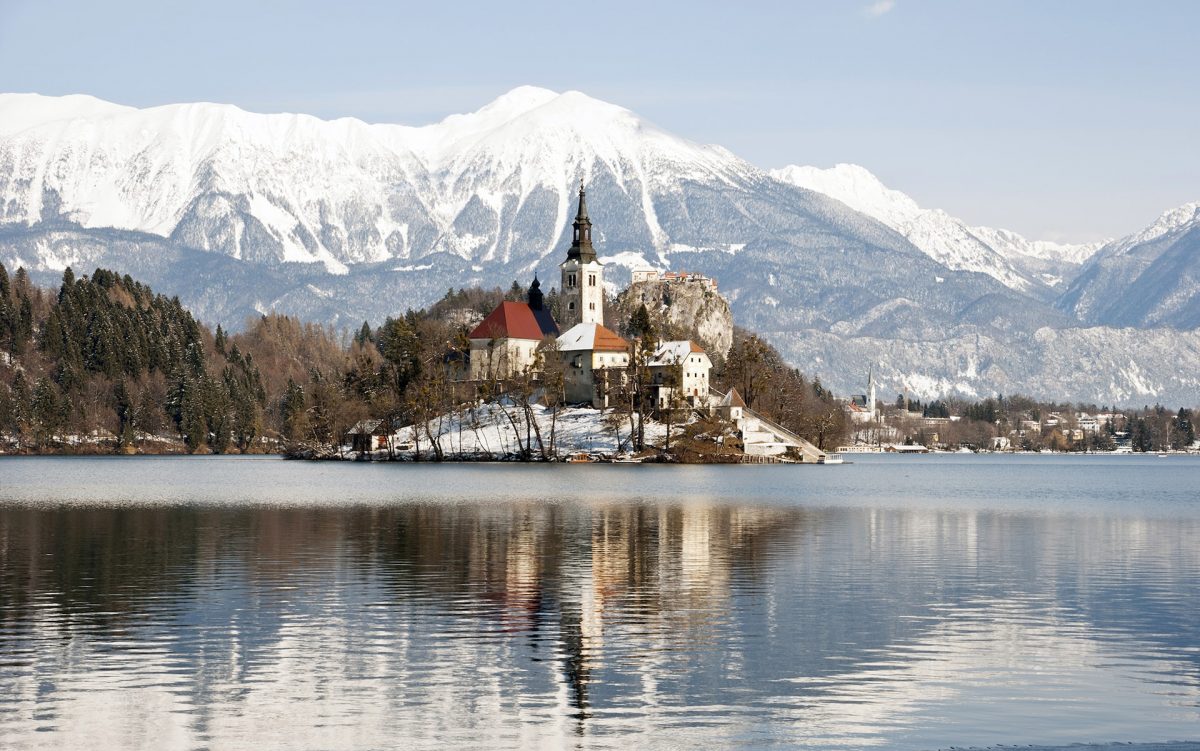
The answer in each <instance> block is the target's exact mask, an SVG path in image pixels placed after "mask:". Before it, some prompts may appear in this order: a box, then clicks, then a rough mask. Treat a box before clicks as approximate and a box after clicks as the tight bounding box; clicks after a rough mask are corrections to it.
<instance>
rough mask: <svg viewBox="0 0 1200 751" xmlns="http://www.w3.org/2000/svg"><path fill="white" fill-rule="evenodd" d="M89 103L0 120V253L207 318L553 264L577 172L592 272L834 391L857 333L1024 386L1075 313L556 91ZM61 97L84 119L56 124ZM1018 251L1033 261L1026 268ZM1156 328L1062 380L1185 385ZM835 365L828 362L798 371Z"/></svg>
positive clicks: (838, 206)
mask: <svg viewBox="0 0 1200 751" xmlns="http://www.w3.org/2000/svg"><path fill="white" fill-rule="evenodd" d="M14 96H15V97H21V96H24V95H0V123H3V122H4V121H5V115H4V113H5V112H6V111H12V110H13V108H14V107H15V106H16V105H19V104H20V103H21V101H22V100H20V99H14V98H13V97H14ZM34 96H36V95H34ZM42 99H47V98H40V99H39V100H38V101H41V100H42ZM49 99H53V98H49ZM30 101H32V100H30ZM104 104H105V103H103V102H101V100H94V99H92V98H87V97H84V98H82V99H78V100H72V101H71V102H67V103H65V104H64V103H62V102H59V103H57V104H46V103H45V102H41V104H39V105H38V107H39V108H40V109H42V110H46V111H52V113H53V114H55V118H54V119H52V120H51V121H49V122H47V123H43V124H42V125H37V124H34V123H32V120H33V119H34V115H36V114H37V113H36V112H34V113H32V114H30V112H26V113H25V114H24V115H23V117H24V118H25V121H23V123H22V125H23V127H21V128H20V129H19V130H18V129H16V128H15V126H11V125H10V126H9V128H8V129H7V130H6V129H5V127H4V126H3V125H0V261H2V262H4V263H6V264H8V265H9V266H10V267H13V266H16V265H25V266H28V267H29V268H30V269H31V271H32V272H34V273H35V276H37V278H39V279H44V280H47V281H52V280H53V278H54V276H55V275H57V274H58V273H61V270H62V268H63V267H65V266H66V265H75V266H77V267H79V268H80V270H83V271H86V270H88V269H89V268H90V267H91V266H104V267H107V268H116V269H118V270H120V271H122V272H123V273H130V274H132V275H134V276H138V277H139V278H140V277H143V276H147V279H146V281H148V282H149V283H152V284H154V286H155V287H156V288H161V289H163V290H164V291H166V292H168V293H173V294H178V295H180V297H181V299H183V300H184V301H185V302H187V303H188V304H189V305H190V306H193V307H194V308H195V309H196V310H197V312H198V313H199V314H200V315H201V316H202V317H203V318H204V319H205V320H207V321H210V322H222V323H225V324H227V325H229V324H232V325H234V326H237V325H239V324H240V323H241V319H244V317H245V316H247V315H253V314H255V313H260V312H264V311H266V310H273V309H274V310H283V311H287V312H292V313H296V314H299V315H302V316H304V317H306V318H309V319H312V320H317V321H322V322H327V323H332V324H335V325H338V326H356V325H357V324H358V323H361V320H362V319H364V318H367V319H371V320H375V321H378V320H382V318H384V317H386V316H387V315H394V314H395V313H396V312H398V311H400V310H403V309H404V308H407V307H420V306H422V305H425V304H428V303H430V302H432V301H433V300H434V299H436V298H437V297H439V296H440V295H441V293H442V292H443V291H444V290H445V289H446V287H447V286H453V287H459V286H468V285H471V284H484V285H486V286H493V285H507V283H508V282H509V281H511V280H512V279H513V278H518V279H526V278H528V277H530V276H532V274H533V272H534V271H541V272H542V273H543V276H544V277H545V276H546V275H547V274H549V278H555V276H556V275H555V273H554V271H555V267H556V266H557V263H558V260H559V255H560V254H561V253H563V252H564V250H565V247H566V245H567V232H568V228H569V224H568V222H569V215H570V212H571V211H573V203H572V201H573V196H574V192H575V190H576V188H577V186H578V183H579V181H580V180H581V179H582V180H584V181H586V183H587V186H588V191H589V197H590V198H591V201H590V202H589V203H590V204H591V209H592V212H591V213H592V218H593V221H594V222H595V227H596V229H595V232H596V240H597V245H598V249H599V250H600V252H601V254H602V255H603V256H604V258H605V259H606V260H607V261H608V262H609V268H610V271H609V277H610V281H612V282H614V283H616V284H621V283H623V281H625V280H627V279H628V273H629V270H630V269H632V268H634V267H641V266H652V267H654V268H659V269H668V268H673V269H677V270H679V269H687V270H695V271H701V272H704V273H706V274H709V275H711V276H715V277H717V278H719V280H720V283H721V289H722V291H723V292H724V293H725V294H727V296H728V297H729V299H730V301H731V303H732V305H733V309H734V313H735V316H736V317H737V319H738V320H739V322H740V323H742V324H743V325H749V326H752V327H755V328H758V329H761V330H763V331H772V332H776V334H775V336H776V340H777V342H780V343H782V344H785V345H786V346H784V347H782V348H783V349H784V350H785V351H788V352H789V353H790V354H791V356H792V358H793V362H794V363H795V364H796V365H797V366H799V367H801V368H803V369H805V370H808V371H810V372H814V373H819V374H821V375H822V378H823V380H824V381H825V382H826V383H827V384H829V385H831V386H833V387H834V388H837V389H839V390H842V391H849V390H851V389H857V388H859V385H858V383H857V380H858V377H857V375H856V371H857V370H858V368H851V367H850V363H849V362H848V361H846V353H856V354H855V356H856V357H857V356H859V355H860V354H861V352H862V349H861V348H860V347H859V345H858V344H856V342H860V341H862V342H866V341H895V342H912V343H914V344H920V345H921V346H914V347H895V348H894V351H893V353H892V354H891V355H889V357H892V358H893V359H892V361H891V362H889V363H886V364H882V363H881V365H886V367H882V368H881V370H882V371H884V372H886V373H888V374H890V375H888V376H886V377H885V382H884V386H885V387H888V386H891V385H895V386H896V387H897V388H898V389H899V388H908V386H909V385H913V384H921V383H935V384H953V385H954V388H955V389H956V393H962V394H964V395H967V394H970V393H972V392H974V393H987V392H989V391H995V390H997V389H998V388H1000V387H1001V386H1003V387H1005V388H1008V387H1009V386H1011V385H1013V383H1014V381H1013V379H1012V378H1009V377H1004V378H1001V377H999V376H998V375H997V376H995V377H992V376H988V375H987V372H988V371H987V369H980V368H976V369H974V370H973V371H972V370H971V369H969V368H968V369H962V368H959V369H957V370H955V372H954V373H951V372H950V366H949V365H947V364H945V363H944V362H943V363H940V364H939V362H937V361H938V358H930V357H929V356H928V351H927V350H928V347H934V348H936V347H938V346H943V345H944V346H953V347H961V346H963V345H962V342H965V341H981V342H982V341H986V342H988V343H989V344H988V347H987V348H986V349H987V350H988V355H987V356H988V357H992V358H994V359H1002V358H1004V357H1010V358H1012V361H1013V363H1014V365H1013V367H1011V368H1009V370H1011V371H1013V372H1021V373H1030V374H1032V375H1030V376H1029V382H1030V383H1031V384H1042V385H1041V386H1037V387H1038V388H1043V387H1047V386H1050V385H1053V384H1055V383H1059V384H1063V383H1065V384H1071V380H1070V378H1071V375H1070V373H1071V369H1070V368H1069V367H1068V365H1069V364H1068V363H1058V364H1054V365H1053V366H1052V367H1051V366H1050V365H1046V366H1045V367H1041V366H1039V365H1038V363H1037V362H1035V361H1033V359H1032V358H1034V357H1036V355H1035V354H1031V353H1030V352H1031V350H1030V347H1029V345H1028V342H1029V341H1030V340H1029V337H1030V336H1032V335H1033V334H1032V332H1036V331H1040V330H1042V329H1046V330H1050V331H1069V330H1071V329H1072V328H1080V327H1086V326H1094V325H1095V324H1094V323H1092V322H1091V321H1089V320H1087V319H1085V318H1084V317H1081V316H1080V315H1078V314H1077V313H1076V311H1075V308H1073V307H1071V306H1069V305H1065V304H1062V303H1061V302H1060V300H1059V298H1058V297H1057V296H1056V292H1057V290H1056V288H1055V286H1054V285H1049V284H1047V283H1046V282H1045V280H1044V279H1043V278H1042V277H1043V276H1044V275H1045V274H1047V273H1051V272H1050V271H1047V269H1048V268H1051V267H1052V266H1053V265H1054V263H1055V261H1054V255H1055V252H1056V249H1055V248H1054V247H1051V246H1050V245H1048V244H1041V245H1039V244H1038V242H1037V241H1027V240H1025V239H1024V238H1020V236H1019V235H1016V234H1015V233H1005V232H1004V231H996V230H988V232H991V233H994V234H995V235H997V236H1003V237H1004V238H1007V239H1005V240H1004V242H1006V243H1008V244H1009V245H1020V244H1021V243H1022V242H1023V243H1025V244H1026V245H1028V248H1024V249H1023V250H1021V252H1020V253H1018V252H1017V251H1015V250H1013V251H1009V252H1010V255H1012V256H1013V257H1015V256H1016V255H1020V256H1021V258H1023V259H1026V260H1024V261H1022V264H1023V265H1020V266H1018V265H1016V264H1014V263H1013V262H1011V260H1010V259H1007V258H1006V257H1005V256H1004V255H1003V254H1001V253H1000V252H998V251H997V250H996V248H995V247H993V246H994V245H995V244H999V243H1000V242H1001V240H997V239H995V238H994V237H991V236H988V237H989V238H991V239H981V238H980V237H979V236H977V235H976V234H973V233H972V232H971V230H972V228H967V227H966V225H962V227H963V232H964V233H965V235H968V236H969V237H966V236H964V238H963V240H962V241H963V242H964V243H969V244H972V245H971V247H972V248H975V249H976V250H977V251H978V252H979V253H980V254H982V255H981V256H980V258H983V259H985V260H988V261H989V262H993V261H997V259H998V261H997V262H1000V261H1002V262H1004V263H1007V264H1008V267H1009V270H1010V271H1011V274H1012V278H1010V279H1008V280H1007V281H1008V282H1009V283H1008V284H1006V283H1005V279H1000V278H997V276H996V274H995V273H991V274H990V273H987V271H988V270H989V269H990V270H991V271H996V270H997V269H1001V270H1003V268H1002V267H1003V264H1000V265H998V266H995V268H991V267H989V269H981V268H977V267H973V266H971V265H970V264H965V263H964V264H957V265H959V266H963V267H962V268H955V265H956V263H955V262H954V260H953V258H950V257H949V256H947V257H944V258H941V259H940V260H939V258H938V257H936V254H931V253H930V252H929V250H928V248H923V247H921V243H922V241H923V240H924V236H923V235H921V234H920V233H919V232H912V231H910V232H909V234H910V235H912V236H911V237H908V236H905V234H904V232H902V231H898V230H897V228H896V227H894V226H890V225H889V223H888V222H887V221H881V220H880V218H879V217H875V216H871V215H869V214H868V213H864V212H862V211H859V210H856V209H855V208H854V207H853V206H851V205H848V204H847V203H845V202H844V201H842V200H839V198H838V197H837V196H832V197H831V196H830V195H826V194H824V193H821V192H818V191H815V190H812V189H809V188H806V187H803V186H800V185H795V184H792V183H790V182H788V181H785V180H781V179H778V178H777V177H775V176H773V175H772V174H771V173H770V172H769V171H766V170H762V169H759V168H757V167H755V166H754V165H752V164H750V163H748V162H746V161H744V160H742V159H740V158H738V157H737V156H736V155H734V154H732V153H731V152H729V151H728V150H727V149H724V148H722V147H720V146H706V145H701V144H697V143H694V142H692V141H689V140H687V139H683V138H679V137H676V136H674V135H672V134H670V133H668V132H667V131H665V130H662V129H661V128H658V127H657V126H655V125H653V124H652V123H649V122H648V121H646V120H644V119H643V118H641V117H639V116H637V115H636V114H635V113H633V112H631V111H630V110H627V109H625V108H622V107H619V106H617V105H613V104H609V103H606V102H601V101H599V100H595V99H592V98H590V97H587V96H586V95H585V94H582V93H579V92H565V93H562V94H558V93H555V92H552V91H549V90H546V89H538V88H536V87H521V88H518V89H514V90H513V91H512V92H509V93H508V94H506V95H504V96H502V97H500V98H498V99H497V100H495V101H493V102H492V103H490V104H488V105H486V106H484V107H483V108H481V109H480V110H477V111H476V112H474V113H466V114H464V115H451V116H449V117H447V118H444V119H443V120H441V121H439V122H438V123H433V124H430V125H425V126H418V127H413V126H405V125H390V124H368V123H363V122H362V121H358V120H353V119H351V118H342V119H339V120H335V121H324V120H319V119H317V118H313V117H310V116H307V115H286V114H285V115H257V114H255V113H247V112H245V111H244V110H240V109H238V108H236V107H231V106H228V105H187V104H183V105H165V106H164V107H159V108H149V109H147V110H138V109H135V108H126V107H123V106H121V105H112V107H113V108H114V109H113V110H112V111H111V112H109V113H108V114H103V115H100V116H97V115H95V112H97V111H101V110H103V111H104V112H108V110H106V109H105V107H104ZM73 106H77V107H79V108H81V109H82V111H83V115H82V116H80V117H58V116H57V115H59V114H62V113H64V112H65V111H67V110H69V109H70V108H71V107H73ZM6 108H7V109H6ZM18 109H19V107H18ZM31 109H36V108H31ZM147 113H148V114H147ZM8 122H10V123H12V122H16V119H14V120H10V121H8ZM858 169H861V168H858ZM863 172H864V173H865V174H867V175H869V173H866V171H865V170H863ZM873 177H874V176H871V178H873ZM876 181H877V180H876ZM880 185H881V184H880ZM900 195H902V194H900ZM905 198H906V197H905ZM909 200H911V199H909ZM915 205H916V204H915V202H913V206H915ZM916 210H917V211H918V212H924V213H919V214H916V215H915V216H918V217H920V216H931V217H933V218H935V219H937V220H938V221H939V222H940V221H945V220H952V219H953V218H952V217H948V215H945V214H944V212H934V213H931V212H929V211H928V210H924V209H920V207H919V206H917V207H916ZM908 212H909V214H908V215H913V214H912V211H911V209H908ZM953 221H957V220H953ZM892 223H893V224H896V223H897V222H896V221H895V220H894V218H893V221H892ZM960 224H961V223H960ZM919 226H923V225H919ZM940 226H941V225H938V224H936V223H935V224H934V226H933V229H937V228H938V227H940ZM902 229H903V227H902ZM974 229H975V230H977V231H978V232H980V233H983V234H986V233H985V232H984V229H985V228H974ZM1016 238H1019V241H1020V242H1018V240H1017V239H1016ZM940 239H942V240H944V239H945V238H940ZM974 243H977V244H978V247H976V246H975V245H974ZM989 243H990V244H989ZM1006 247H1007V246H1006ZM953 250H954V248H953V247H947V249H946V251H947V253H950V254H951V255H952V253H951V251H953ZM1038 253H1040V254H1041V255H1042V256H1048V258H1047V257H1043V258H1041V259H1040V261H1042V262H1045V264H1046V265H1043V266H1041V267H1038V266H1037V265H1036V264H1034V262H1033V261H1034V260H1038V259H1037V258H1036V256H1037V254H1038ZM943 255H946V254H943ZM1165 263H1166V262H1164V264H1165ZM1076 267H1077V264H1076V265H1075V266H1073V267H1072V268H1076ZM1164 268H1165V265H1164ZM1006 273H1007V272H1006ZM1039 275H1041V276H1039ZM1148 279H1149V277H1148ZM1146 283H1147V284H1149V281H1147V282H1146ZM1022 284H1023V285H1025V286H1024V287H1022ZM1022 332H1024V333H1022ZM1179 335H1180V336H1186V335H1185V334H1179ZM1063 336H1068V335H1067V334H1063ZM1166 336H1167V335H1166V334H1164V335H1163V336H1162V337H1159V336H1158V335H1155V336H1152V337H1150V340H1152V341H1153V342H1154V343H1153V346H1151V347H1149V348H1148V349H1147V348H1143V350H1144V351H1140V352H1141V354H1139V357H1141V358H1143V359H1145V360H1146V362H1145V365H1144V367H1145V368H1146V369H1148V371H1149V373H1150V374H1149V376H1148V377H1142V378H1140V381H1139V378H1138V377H1135V375H1131V373H1132V371H1130V370H1129V369H1128V368H1122V369H1118V371H1119V372H1118V373H1117V376H1118V378H1117V381H1114V382H1112V383H1109V380H1111V379H1107V380H1106V378H1105V377H1104V374H1093V375H1089V376H1088V377H1087V378H1086V379H1084V380H1083V381H1081V382H1080V383H1079V384H1078V385H1077V387H1076V386H1075V385H1072V386H1071V388H1072V389H1075V391H1076V392H1077V393H1078V394H1080V395H1083V394H1089V395H1090V394H1103V393H1104V392H1105V390H1106V389H1108V391H1109V392H1110V393H1112V394H1118V393H1120V394H1143V395H1146V396H1147V397H1148V396H1150V395H1151V394H1150V392H1149V391H1148V390H1147V388H1145V387H1146V384H1167V385H1165V386H1163V388H1164V389H1166V391H1163V392H1162V394H1163V398H1167V397H1168V396H1172V395H1175V394H1176V391H1174V389H1187V388H1191V387H1190V386H1187V385H1186V384H1182V385H1174V386H1173V385H1170V384H1173V383H1175V382H1174V381H1172V380H1171V372H1172V369H1173V368H1174V367H1175V365H1176V363H1175V361H1174V360H1173V359H1172V357H1171V354H1170V352H1169V345H1168V344H1167V343H1166V340H1165V338H1164V337H1166ZM1078 339H1079V344H1078V348H1079V357H1081V358H1084V359H1086V358H1092V359H1095V360H1096V361H1100V360H1101V359H1102V358H1100V357H1099V354H1098V353H1096V352H1093V351H1092V349H1089V348H1093V349H1094V348H1095V347H1097V346H1099V345H1098V344H1097V341H1098V338H1097V337H1092V336H1082V335H1081V336H1079V337H1078ZM805 343H811V346H808V345H805ZM818 343H819V346H818ZM939 343H940V344H939ZM801 345H805V346H801ZM839 347H840V348H841V350H839V351H837V352H835V351H834V350H837V349H838V348H839ZM922 347H924V348H925V349H922ZM876 349H879V347H878V346H877V345H876ZM884 349H885V350H886V348H884ZM922 357H924V358H926V360H925V361H923V360H922V359H921V358H922ZM835 361H836V362H837V363H838V365H837V366H836V367H837V368H838V369H839V370H844V371H845V372H837V373H829V372H822V370H823V369H825V368H828V367H830V366H829V363H831V362H835ZM1039 368H1041V369H1039ZM958 370H963V371H964V372H966V373H968V376H964V378H966V380H965V381H962V383H963V384H965V387H963V388H959V385H960V384H959V382H960V380H961V379H959V377H958V375H957V373H958ZM851 371H854V372H851ZM889 380H890V383H888V381H889ZM1139 383H1140V384H1141V385H1139ZM1018 385H1019V384H1018ZM1031 388H1032V386H1031ZM1139 389H1141V390H1140V391H1139ZM910 390H912V391H913V392H914V393H916V392H917V390H916V387H915V386H914V388H913V389H910ZM923 395H924V394H923ZM1035 395H1037V394H1035ZM1048 396H1052V397H1055V398H1071V397H1072V396H1073V394H1070V393H1069V394H1062V393H1059V394H1048Z"/></svg>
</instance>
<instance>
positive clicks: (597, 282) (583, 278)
mask: <svg viewBox="0 0 1200 751" xmlns="http://www.w3.org/2000/svg"><path fill="white" fill-rule="evenodd" d="M574 227H575V232H574V235H573V236H572V239H571V247H570V248H569V249H568V250H567V260H565V261H563V262H562V263H561V264H559V268H561V269H562V287H561V288H560V289H561V290H562V292H561V294H562V299H563V303H564V305H565V308H566V310H565V318H566V321H565V324H566V325H565V326H564V327H563V328H564V329H568V328H570V327H572V326H574V325H575V324H577V323H598V324H600V325H601V326H603V325H604V267H603V266H602V265H600V261H598V260H596V249H595V248H593V247H592V220H591V219H588V213H587V195H586V193H585V192H584V190H583V181H582V180H580V181H579V211H577V212H576V213H575V224H574Z"/></svg>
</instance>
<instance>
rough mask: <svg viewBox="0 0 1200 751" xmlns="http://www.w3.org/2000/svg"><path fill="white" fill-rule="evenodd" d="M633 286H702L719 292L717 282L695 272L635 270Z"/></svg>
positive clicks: (632, 275)
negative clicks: (660, 283)
mask: <svg viewBox="0 0 1200 751" xmlns="http://www.w3.org/2000/svg"><path fill="white" fill-rule="evenodd" d="M630 276H631V281H632V283H633V284H638V283H640V282H663V283H665V284H685V283H693V284H702V285H704V286H705V287H708V288H709V289H711V290H712V291H713V292H716V291H717V280H716V279H714V278H712V277H711V276H705V275H704V274H700V273H698V272H694V271H667V272H659V271H656V270H654V269H634V271H633V272H632V273H631V274H630Z"/></svg>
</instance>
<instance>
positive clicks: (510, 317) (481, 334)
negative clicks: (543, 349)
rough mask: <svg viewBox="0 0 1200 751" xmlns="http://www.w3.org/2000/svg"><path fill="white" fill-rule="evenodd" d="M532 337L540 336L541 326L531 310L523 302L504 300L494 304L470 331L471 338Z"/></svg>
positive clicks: (538, 337)
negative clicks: (489, 311) (490, 310)
mask: <svg viewBox="0 0 1200 751" xmlns="http://www.w3.org/2000/svg"><path fill="white" fill-rule="evenodd" d="M505 337H508V338H510V339H534V340H540V339H541V338H542V328H541V326H539V325H538V322H537V319H536V318H534V317H533V311H532V310H530V309H529V306H528V305H526V304H525V303H523V302H510V301H508V300H505V301H504V302H502V303H500V304H499V305H498V306H496V309H495V310H493V311H492V312H491V313H490V314H488V317H487V318H484V319H483V322H482V323H480V324H479V325H478V326H476V327H475V329H474V330H473V331H472V332H471V335H470V338H472V339H503V338H505Z"/></svg>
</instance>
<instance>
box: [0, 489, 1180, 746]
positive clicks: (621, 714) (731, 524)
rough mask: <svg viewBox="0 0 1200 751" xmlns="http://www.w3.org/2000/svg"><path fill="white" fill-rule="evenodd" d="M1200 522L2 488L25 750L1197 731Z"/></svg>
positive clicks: (6, 707) (11, 635)
mask: <svg viewBox="0 0 1200 751" xmlns="http://www.w3.org/2000/svg"><path fill="white" fill-rule="evenodd" d="M1197 543H1200V522H1198V521H1197V520H1196V519H1193V518H1187V517H1184V518H1178V519H1170V520H1164V519H1149V520H1147V519H1137V518H1129V517H1122V518H1112V517H1108V516H1105V515H1095V516H1048V515H1033V514H1011V513H1005V512H1001V511H977V510H948V511H938V510H930V509H916V510H904V509H875V508H811V507H800V508H797V507H789V506H786V505H782V504H776V505H767V506H747V507H743V506H739V505H730V504H725V503H711V504H706V503H700V502H693V503H689V504H675V505H671V504H661V503H624V502H578V503H542V502H504V503H469V502H462V503H456V504H444V503H411V504H404V505H398V506H369V507H356V508H321V507H304V508H273V507H226V508H204V507H150V508H119V507H117V508H103V509H95V508H74V507H59V508H36V507H28V506H11V505H10V506H0V655H2V660H3V663H2V664H0V737H3V738H6V739H16V741H17V745H18V746H20V747H29V748H40V747H46V748H61V747H84V746H86V747H109V748H126V747H135V746H153V747H156V748H193V747H240V746H244V745H248V744H250V743H254V744H257V745H264V746H272V745H282V744H287V745H300V746H303V747H313V748H362V747H378V746H392V745H396V744H397V742H398V740H397V739H401V738H403V739H407V740H406V742H405V744H406V745H410V746H413V747H435V746H436V747H442V746H445V745H461V746H472V747H478V746H490V747H497V746H501V747H530V746H538V745H548V746H560V745H580V746H586V747H628V746H629V744H630V742H631V741H632V742H637V743H642V744H657V745H671V746H715V745H716V746H728V745H737V744H749V745H753V746H756V747H769V746H776V745H777V746H781V747H783V746H794V745H797V744H802V745H805V746H807V747H816V748H834V747H865V746H880V747H888V748H934V747H940V746H948V745H952V744H953V745H970V744H989V743H998V742H1005V743H1050V742H1063V743H1067V742H1075V741H1115V740H1142V741H1145V740H1167V739H1179V738H1188V737H1195V736H1197V734H1198V733H1197V727H1200V627H1198V626H1197V624H1196V619H1195V616H1194V614H1195V612H1197V610H1198V609H1200V608H1198V606H1200V544H1197Z"/></svg>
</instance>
